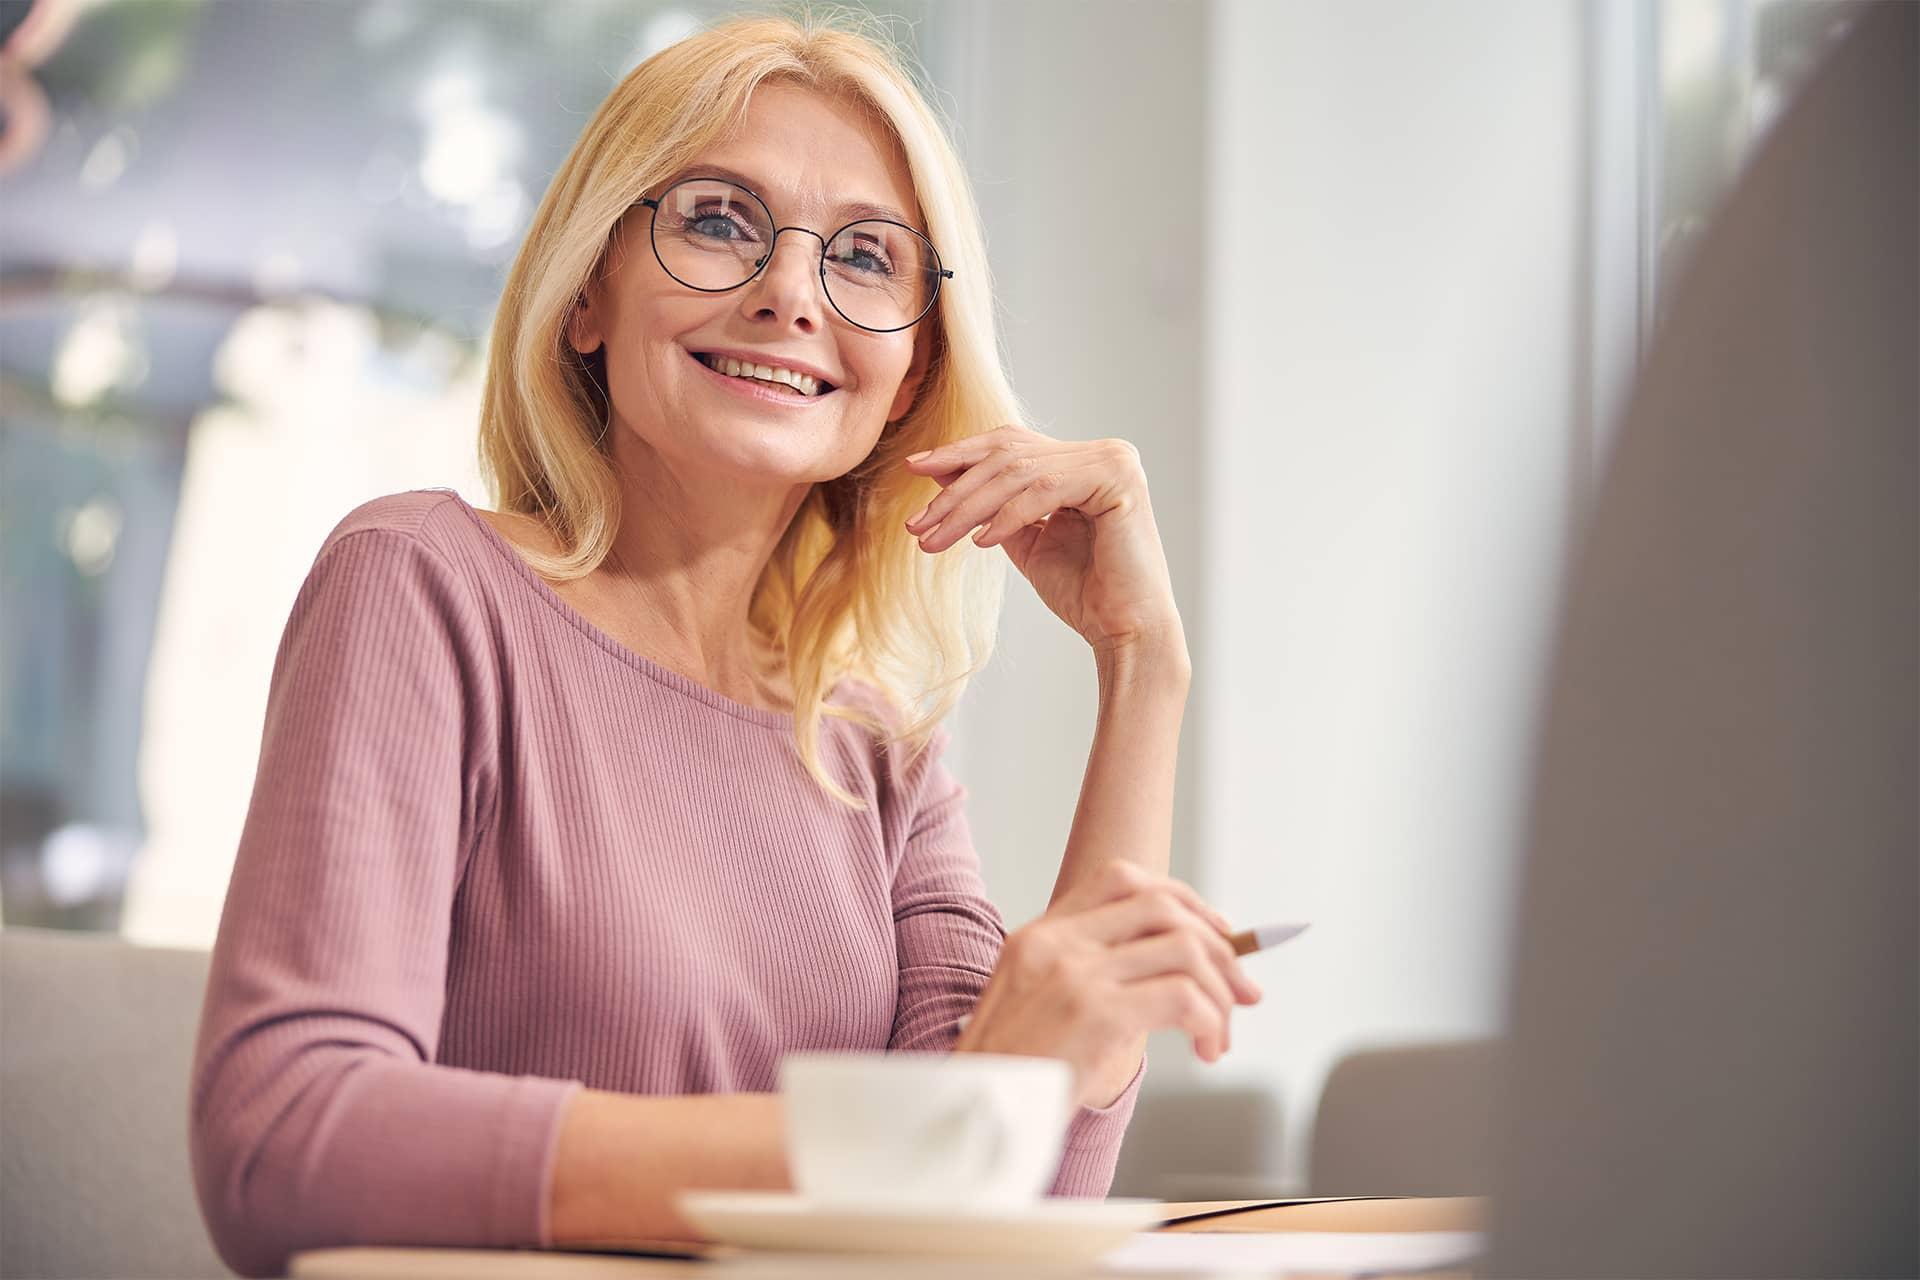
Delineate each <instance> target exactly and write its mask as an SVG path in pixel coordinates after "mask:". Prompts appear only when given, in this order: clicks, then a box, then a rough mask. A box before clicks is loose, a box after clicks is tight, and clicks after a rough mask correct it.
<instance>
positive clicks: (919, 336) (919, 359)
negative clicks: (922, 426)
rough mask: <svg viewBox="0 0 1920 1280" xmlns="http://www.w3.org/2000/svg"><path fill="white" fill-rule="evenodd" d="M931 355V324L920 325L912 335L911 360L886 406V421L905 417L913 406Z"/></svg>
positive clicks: (894, 420) (889, 421)
mask: <svg viewBox="0 0 1920 1280" xmlns="http://www.w3.org/2000/svg"><path fill="white" fill-rule="evenodd" d="M932 356H933V329H932V326H930V325H921V326H920V331H919V332H918V333H916V334H914V335H913V360H912V362H911V363H909V364H908V365H907V372H906V376H905V377H903V378H901V379H900V389H899V390H898V391H896V392H894V394H893V403H892V404H891V405H890V406H888V408H887V422H888V423H890V424H891V423H895V422H898V421H899V420H900V419H902V418H904V417H906V416H907V410H908V409H911V408H912V407H913V398H914V396H916V395H918V394H919V392H920V383H921V381H922V379H924V378H925V377H926V376H927V364H928V362H929V361H930V360H931V359H932Z"/></svg>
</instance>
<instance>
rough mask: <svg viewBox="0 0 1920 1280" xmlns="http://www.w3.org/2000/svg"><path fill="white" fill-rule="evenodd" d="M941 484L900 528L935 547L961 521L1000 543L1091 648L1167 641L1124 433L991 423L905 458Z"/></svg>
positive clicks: (1141, 497) (1155, 535)
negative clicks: (1067, 433) (1096, 436)
mask: <svg viewBox="0 0 1920 1280" xmlns="http://www.w3.org/2000/svg"><path fill="white" fill-rule="evenodd" d="M906 465H907V469H908V470H909V471H912V472H914V473H915V474H916V475H923V476H927V477H929V478H930V479H932V480H933V481H934V482H935V483H937V484H938V485H939V486H940V488H941V490H942V492H941V493H939V494H938V495H936V496H935V497H934V499H933V501H932V502H930V503H928V504H927V506H926V507H925V509H923V510H922V511H921V512H920V514H919V515H917V516H915V517H914V518H913V519H911V520H909V521H907V531H908V532H909V533H911V534H913V535H914V536H915V537H917V538H918V539H919V540H920V547H921V549H922V550H924V551H928V552H938V551H945V550H946V549H947V548H949V547H951V546H952V545H953V544H954V543H956V542H958V541H960V539H962V538H964V537H965V536H966V535H967V534H968V532H970V531H971V530H973V529H975V528H979V527H980V526H982V525H984V526H985V528H982V529H980V532H979V533H977V534H975V535H974V538H973V540H974V542H975V543H977V544H978V545H980V546H982V547H992V546H1001V547H1004V548H1006V552H1007V558H1008V559H1009V560H1012V561H1013V567H1014V568H1016V569H1018V570H1019V571H1020V573H1021V574H1022V575H1023V576H1024V577H1025V578H1026V580H1027V581H1028V582H1031V583H1032V584H1033V589H1034V590H1035V591H1036V592H1038V593H1039V595H1040V598H1041V600H1043V601H1045V602H1046V605H1047V607H1048V608H1049V609H1051V610H1053V611H1054V613H1056V614H1058V615H1059V616H1060V618H1061V620H1062V621H1064V622H1065V623H1066V624H1067V625H1068V626H1070V627H1072V628H1073V629H1074V630H1075V631H1077V632H1079V633H1080V635H1081V636H1082V637H1084V638H1085V639H1086V641H1087V643H1088V644H1090V645H1092V646H1093V647H1094V649H1095V651H1096V652H1110V651H1115V650H1118V649H1121V648H1126V647H1129V646H1133V645H1138V644H1143V643H1146V644H1154V643H1166V644H1178V645H1179V646H1180V647H1181V649H1182V650H1183V651H1184V648H1185V637H1184V635H1183V634H1182V632H1181V630H1180V613H1179V611H1178V610H1177V609H1176V608H1175V607H1174V602H1173V579H1172V576H1171V575H1170V574H1169V573H1168V572H1167V556H1166V552H1165V551H1164V550H1162V549H1161V546H1160V530H1159V529H1158V527H1156V526H1155V524H1154V522H1153V508H1152V506H1151V505H1150V504H1149V503H1148V501H1147V477H1146V473H1145V472H1144V471H1142V470H1141V468H1140V451H1139V450H1137V449H1135V448H1134V447H1133V446H1132V445H1130V444H1128V443H1127V442H1126V441H1125V440H1088V441H1079V440H1055V439H1053V438H1052V437H1050V436H1044V435H1041V434H1040V433H1039V432H1038V431H1033V430H1030V429H1028V428H1026V427H1011V426H1009V427H1001V428H999V429H998V430H994V431H985V432H982V433H981V434H979V435H977V436H969V437H968V438H966V439H965V440H957V441H955V442H954V443H952V444H948V445H942V446H941V447H940V448H938V449H932V450H929V451H928V452H926V453H923V454H916V455H914V456H913V457H911V458H908V459H907V463H906Z"/></svg>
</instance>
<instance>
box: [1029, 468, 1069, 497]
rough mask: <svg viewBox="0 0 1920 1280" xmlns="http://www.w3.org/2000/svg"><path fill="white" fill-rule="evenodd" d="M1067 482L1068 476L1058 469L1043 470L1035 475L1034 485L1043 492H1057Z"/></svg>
mask: <svg viewBox="0 0 1920 1280" xmlns="http://www.w3.org/2000/svg"><path fill="white" fill-rule="evenodd" d="M1066 482H1067V478H1066V477H1065V476H1063V475H1061V474H1060V473H1059V472H1058V471H1042V472H1040V473H1039V474H1038V475H1035V476H1034V477H1033V487H1034V488H1035V489H1037V490H1039V491H1040V492H1042V493H1054V492H1057V491H1058V490H1059V489H1060V488H1061V486H1063V485H1065V484H1066Z"/></svg>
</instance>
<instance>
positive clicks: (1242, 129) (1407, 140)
mask: <svg viewBox="0 0 1920 1280" xmlns="http://www.w3.org/2000/svg"><path fill="white" fill-rule="evenodd" d="M1584 16H1585V11H1584V9H1583V8H1582V7H1581V6H1580V5H1578V4H1577V3H1575V2H1574V0H1562V2H1559V3H1542V2H1539V0H1474V2H1472V3H1452V4H1447V5H1433V4H1412V3H1397V2H1396V3H1380V2H1372V3H1341V4H1305V3H1298V4H1275V3H1270V2H1268V0H1219V2H1218V3H1217V4H1216V5H1215V6H1214V25H1213V30H1212V44H1211V49H1212V55H1211V56H1212V60H1213V69H1214V76H1213V79H1212V99H1211V128H1210V133H1209V144H1210V157H1211V179H1210V183H1209V193H1210V196H1211V199H1210V200H1209V201H1208V202H1207V207H1206V208H1204V209H1201V208H1196V209H1195V210H1194V218H1193V227H1194V230H1195V232H1196V234H1198V232H1199V231H1200V230H1201V228H1203V227H1204V228H1208V229H1209V234H1210V235H1211V237H1212V252H1211V254H1210V256H1209V276H1208V281H1209V296H1208V320H1209V328H1210V331H1211V342H1210V347H1209V351H1208V367H1207V387H1208V394H1209V411H1208V415H1207V432H1206V436H1207V439H1208V441H1209V449H1208V451H1207V461H1206V466H1207V473H1206V479H1205V484H1206V490H1207V493H1208V496H1209V503H1208V507H1207V510H1206V513H1205V518H1206V533H1205V539H1206V565H1207V572H1208V577H1209V581H1208V584H1207V587H1206V596H1207V599H1208V601H1209V604H1210V606H1211V608H1210V610H1209V612H1208V614H1207V616H1206V617H1205V618H1204V619H1203V620H1200V621H1199V624H1198V625H1197V626H1195V627H1193V628H1192V630H1193V631H1194V633H1195V634H1196V635H1197V636H1198V637H1199V644H1198V646H1197V653H1198V655H1199V658H1198V660H1199V661H1200V662H1201V663H1202V664H1204V667H1205V669H1206V670H1207V671H1208V673H1209V679H1208V682H1207V685H1206V688H1205V699H1204V703H1203V705H1202V706H1200V707H1199V708H1198V714H1199V717H1200V720H1201V722H1202V724H1203V726H1204V744H1205V745H1204V750H1205V753H1206V760H1207V761H1208V766H1209V767H1208V770H1207V772H1206V774H1205V776H1204V777H1202V778H1201V779H1200V786H1199V789H1198V793H1197V795H1196V800H1197V803H1198V810H1199V823H1200V826H1199V838H1200V849H1201V861H1200V880H1201V888H1202V891H1203V892H1204V893H1206V894H1207V895H1208V896H1209V897H1210V898H1211V899H1212V900H1213V901H1215V902H1216V903H1218V904H1220V905H1221V906H1222V907H1223V909H1225V910H1226V911H1227V912H1228V913H1229V914H1230V915H1232V916H1234V917H1235V918H1237V919H1244V920H1249V921H1255V920H1279V919H1288V920H1292V919H1303V920H1311V921H1313V922H1314V928H1313V930H1312V932H1310V933H1309V934H1308V935H1306V936H1305V937H1304V938H1303V939H1302V940H1300V941H1299V942H1296V943H1294V944H1292V945H1290V946H1289V947H1288V948H1287V949H1286V950H1285V951H1284V952H1282V953H1280V954H1276V955H1274V956H1271V957H1262V958H1260V959H1258V960H1256V961H1255V962H1253V963H1254V966H1255V968H1256V970H1257V973H1258V976H1259V978H1260V980H1261V981H1262V982H1263V983H1264V984H1265V986H1266V990H1267V1000H1266V1001H1265V1003H1264V1004H1263V1005H1262V1006H1261V1007H1260V1008H1259V1009H1258V1010H1257V1011H1256V1012H1254V1013H1253V1014H1252V1015H1250V1016H1245V1017H1244V1018H1243V1019H1242V1020H1241V1022H1240V1023H1239V1024H1238V1025H1237V1026H1236V1031H1235V1039H1236V1047H1235V1052H1234V1054H1233V1055H1231V1056H1230V1058H1229V1059H1228V1061H1229V1062H1232V1063H1234V1065H1233V1067H1232V1069H1231V1071H1230V1072H1223V1073H1222V1074H1223V1075H1228V1076H1232V1077H1235V1078H1239V1079H1244V1080H1260V1081H1267V1082H1271V1083H1273V1084H1275V1085H1277V1086H1278V1087H1280V1088H1281V1089H1282V1090H1283V1091H1284V1094H1285V1097H1286V1104H1285V1108H1286V1114H1287V1116H1288V1133H1287V1141H1286V1150H1285V1151H1284V1152H1283V1153H1275V1167H1278V1168H1283V1169H1284V1170H1285V1171H1286V1172H1287V1173H1288V1174H1290V1175H1295V1176H1297V1175H1298V1174H1299V1173H1300V1172H1302V1171H1303V1169H1304V1161H1305V1153H1306V1140H1307V1137H1308V1135H1307V1133H1306V1127H1307V1122H1308V1121H1309V1120H1310V1116H1311V1108H1312V1106H1313V1103H1314V1100H1315V1098H1316V1097H1317V1093H1318V1088H1319V1084H1320V1081H1321V1079H1322V1077H1323V1076H1324V1073H1325V1071H1326V1070H1327V1068H1328V1067H1329V1066H1330V1065H1331V1063H1332V1062H1333V1061H1334V1060H1336V1059H1337V1058H1338V1056H1339V1055H1341V1054H1342V1053H1344V1052H1345V1051H1347V1050H1348V1049H1350V1048H1353V1047H1355V1046H1358V1045H1361V1044H1366V1043H1377V1042H1394V1041H1408V1040H1421V1039H1433V1038H1450V1037H1455V1036H1462V1035H1477V1034H1483V1033H1486V1032H1489V1031H1491V1030H1492V1029H1493V1028H1494V1027H1495V1024H1496V1021H1497V1018H1498V1016H1499V1009H1498V1005H1497V1002H1498V1000H1499V997H1500V988H1501V980H1502V975H1501V963H1502V956H1503V953H1504V945H1505V929H1506V910H1507V895H1508V883H1509V873H1510V867H1511V864H1512V861H1513V857H1514V853H1515V842H1516V838H1517V834H1518V822H1519V817H1520V803H1521V800H1522V798H1523V795H1524V791H1525V787H1526V783H1527V777H1526V773H1527V767H1526V766H1527V735H1528V732H1529V731H1530V728H1531V724H1530V716H1531V713H1532V706H1533V700H1534V696H1535V685H1536V682H1537V679H1538V675H1539V671H1540V667H1541V663H1542V661H1543V656H1544V646H1545V642H1546V639H1547V619H1548V615H1549V610H1550V606H1551V604H1552V596H1553V591H1554V584H1555V573H1556V571H1557V567H1558V562H1559V559H1560V557H1561V555H1562V548H1563V543H1564V532H1563V531H1564V524H1565V521H1566V519H1567V516H1568V509H1569V497H1570V494H1571V492H1572V484H1573V477H1574V476H1575V474H1576V450H1575V445H1574V441H1575V438H1576V426H1577V419H1578V414H1579V405H1578V404H1577V401H1578V400H1579V399H1580V393H1579V389H1578V385H1577V381H1578V377H1577V375H1578V373H1579V361H1580V354H1579V347H1580V339H1579V335H1580V333H1581V332H1582V323H1583V320H1584V315H1583V310H1582V309H1583V308H1584V306H1585V305H1586V303H1585V301H1584V298H1585V295H1584V294H1583V292H1582V291H1581V289H1580V288H1579V287H1578V286H1579V283H1580V278H1579V273H1578V264H1579V254H1580V244H1579V228H1580V226H1581V220H1580V208H1581V201H1582V200H1583V199H1584V196H1583V185H1582V170H1581V166H1582V163H1583V160H1582V139H1583V115H1582V102H1581V91H1582V77H1581V67H1582V62H1581V58H1582V43H1581V41H1582V32H1583V26H1582V24H1583V21H1584ZM1236 1060H1237V1061H1236Z"/></svg>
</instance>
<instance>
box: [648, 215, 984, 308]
mask: <svg viewBox="0 0 1920 1280" xmlns="http://www.w3.org/2000/svg"><path fill="white" fill-rule="evenodd" d="M639 203H641V204H643V205H645V206H647V208H649V209H651V210H652V211H653V229H652V233H651V234H652V237H653V256H654V257H655V258H656V259H658V260H659V262H660V266H661V267H662V268H663V269H664V270H665V271H666V273H667V274H668V275H670V276H672V277H673V278H674V279H675V280H678V281H679V282H680V283H681V284H683V285H685V286H687V288H689V289H697V290H699V291H700V292H701V293H726V292H728V291H729V290H732V289H738V288H739V287H740V286H741V285H743V284H746V283H747V282H748V281H750V280H752V279H753V278H754V277H755V276H757V275H759V274H760V272H761V270H762V269H763V268H765V266H766V265H767V263H768V262H770V261H771V260H772V258H773V247H774V240H775V238H776V237H777V236H778V235H779V234H780V233H781V232H782V231H805V232H806V233H807V234H808V235H810V236H812V237H813V238H814V239H816V240H818V241H820V285H821V287H822V289H824V290H825V292H826V295H827V301H828V302H829V303H830V304H832V306H833V309H834V310H835V311H837V312H839V313H840V314H841V315H842V316H843V317H845V319H846V320H847V322H848V323H849V324H854V325H858V326H859V327H860V328H862V329H870V330H872V331H873V332H875V333H893V332H894V331H896V330H899V329H906V328H910V327H912V326H913V325H916V324H918V323H919V322H920V321H921V319H922V318H924V317H925V316H926V314H927V312H929V311H931V310H933V304H934V301H935V300H936V299H937V298H938V297H939V296H940V282H941V281H942V280H950V279H952V278H953V272H951V271H947V270H943V269H942V268H941V266H940V255H939V254H938V253H937V252H935V250H934V247H933V242H932V241H931V240H929V239H927V238H926V237H925V236H923V235H921V234H920V233H919V232H918V231H915V230H914V229H913V228H912V227H909V226H907V225H906V224H905V223H901V222H893V221H891V220H889V219H886V218H864V219H862V220H860V221H858V222H849V223H848V224H847V225H846V226H844V227H842V228H840V229H839V230H838V231H836V232H834V233H833V235H831V236H822V235H821V234H820V233H819V232H817V231H812V230H808V228H806V227H777V226H775V225H774V221H773V214H772V213H771V212H770V211H769V210H768V208H767V205H766V202H765V201H764V200H762V199H761V198H760V197H759V196H757V195H755V194H754V193H753V192H751V191H749V190H748V189H747V188H745V187H743V186H740V185H739V184H738V183H735V182H729V181H727V180H725V179H723V178H686V179H683V180H682V181H679V182H676V183H674V184H673V185H672V186H671V187H668V188H667V189H666V190H665V191H663V192H661V193H660V196H659V198H657V199H642V200H641V201H640V202H639Z"/></svg>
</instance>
